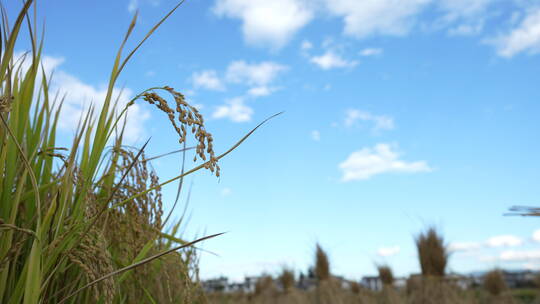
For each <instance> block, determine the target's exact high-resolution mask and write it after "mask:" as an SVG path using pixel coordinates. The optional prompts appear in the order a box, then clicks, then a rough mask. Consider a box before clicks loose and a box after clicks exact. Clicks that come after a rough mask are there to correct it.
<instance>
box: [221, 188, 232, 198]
mask: <svg viewBox="0 0 540 304" xmlns="http://www.w3.org/2000/svg"><path fill="white" fill-rule="evenodd" d="M231 194H232V190H231V188H223V189H221V192H220V195H221V196H223V197H225V196H229V195H231Z"/></svg>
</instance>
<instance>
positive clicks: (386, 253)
mask: <svg viewBox="0 0 540 304" xmlns="http://www.w3.org/2000/svg"><path fill="white" fill-rule="evenodd" d="M400 251H401V248H399V246H393V247H383V248H379V249H378V250H377V255H379V256H382V257H390V256H394V255H396V254H398V253H399V252H400Z"/></svg>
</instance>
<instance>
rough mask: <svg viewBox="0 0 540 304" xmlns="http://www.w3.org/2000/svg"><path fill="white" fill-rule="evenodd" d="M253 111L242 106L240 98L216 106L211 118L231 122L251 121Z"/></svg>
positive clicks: (242, 102) (242, 101)
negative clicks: (224, 119) (225, 119)
mask: <svg viewBox="0 0 540 304" xmlns="http://www.w3.org/2000/svg"><path fill="white" fill-rule="evenodd" d="M252 115H253V109H252V108H250V107H248V106H246V105H245V104H244V100H243V99H242V98H240V97H236V98H233V99H229V100H227V101H226V102H225V104H224V105H221V106H218V107H217V108H216V110H215V111H214V113H213V114H212V117H213V118H217V119H220V118H227V119H229V120H231V121H233V122H246V121H250V120H251V116H252Z"/></svg>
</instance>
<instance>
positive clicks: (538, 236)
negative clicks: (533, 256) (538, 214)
mask: <svg viewBox="0 0 540 304" xmlns="http://www.w3.org/2000/svg"><path fill="white" fill-rule="evenodd" d="M532 239H533V240H534V241H536V242H540V229H537V230H535V231H534V232H533V235H532Z"/></svg>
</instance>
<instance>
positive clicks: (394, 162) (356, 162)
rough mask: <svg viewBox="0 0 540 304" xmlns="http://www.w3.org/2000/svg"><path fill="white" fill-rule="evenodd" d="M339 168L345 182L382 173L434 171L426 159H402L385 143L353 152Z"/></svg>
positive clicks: (364, 178)
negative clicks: (411, 160) (410, 160)
mask: <svg viewBox="0 0 540 304" xmlns="http://www.w3.org/2000/svg"><path fill="white" fill-rule="evenodd" d="M339 168H340V169H341V171H342V172H343V176H342V177H341V180H342V181H344V182H349V181H355V180H366V179H369V178H370V177H372V176H374V175H377V174H382V173H390V172H402V173H417V172H430V171H432V169H431V168H430V167H429V166H428V164H427V163H426V162H425V161H416V162H406V161H403V160H400V159H399V154H398V153H397V152H395V151H392V146H390V145H389V144H384V143H380V144H377V145H375V146H374V147H373V148H363V149H361V150H359V151H356V152H353V153H351V155H349V157H348V158H347V159H346V160H345V161H344V162H342V163H340V164H339Z"/></svg>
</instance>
